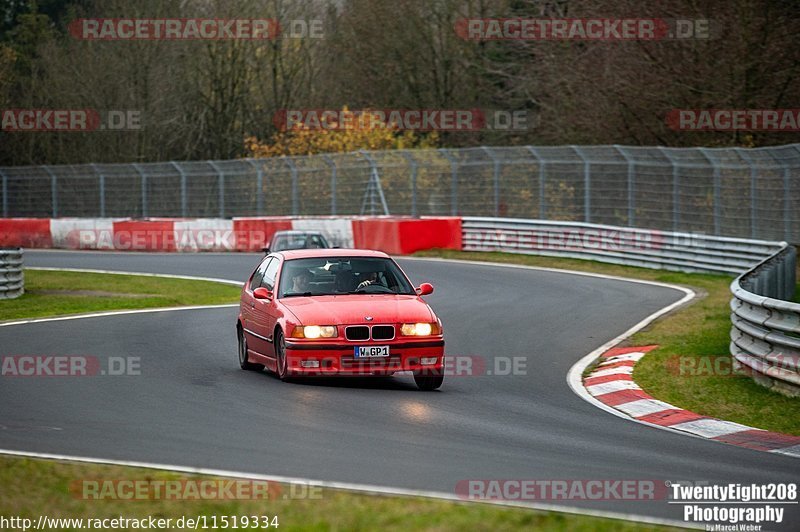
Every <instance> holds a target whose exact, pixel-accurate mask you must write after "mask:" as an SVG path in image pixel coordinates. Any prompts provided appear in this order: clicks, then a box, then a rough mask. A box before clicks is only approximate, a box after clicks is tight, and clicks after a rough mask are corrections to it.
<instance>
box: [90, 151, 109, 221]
mask: <svg viewBox="0 0 800 532" xmlns="http://www.w3.org/2000/svg"><path fill="white" fill-rule="evenodd" d="M89 167H91V169H92V170H93V171H94V173H95V174H97V178H98V179H97V180H98V185H99V186H98V188H99V189H100V218H105V217H106V176H104V175H103V173H102V172H99V171H98V170H97V165H96V164H94V163H89Z"/></svg>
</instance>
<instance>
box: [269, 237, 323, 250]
mask: <svg viewBox="0 0 800 532" xmlns="http://www.w3.org/2000/svg"><path fill="white" fill-rule="evenodd" d="M328 247H330V246H329V245H328V242H327V241H326V240H325V237H323V236H322V235H306V234H296V235H279V236H278V237H277V238H275V243H274V244H273V245H272V246H270V251H286V250H288V249H313V248H318V249H324V248H328Z"/></svg>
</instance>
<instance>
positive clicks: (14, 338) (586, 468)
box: [0, 251, 800, 529]
mask: <svg viewBox="0 0 800 532" xmlns="http://www.w3.org/2000/svg"><path fill="white" fill-rule="evenodd" d="M258 257H259V255H255V254H185V255H182V254H135V253H92V252H74V253H73V252H47V251H39V252H37V251H26V252H25V261H26V265H28V266H49V267H67V268H94V269H109V270H121V271H139V272H152V273H170V274H181V275H195V276H207V277H217V278H226V279H241V280H244V279H245V278H246V277H247V275H248V274H249V272H250V271H251V270H252V268H253V267H254V266H255V264H256V262H257V260H258ZM399 262H400V264H401V265H402V266H403V268H404V269H405V270H406V272H407V273H408V274H409V276H410V277H411V279H412V281H413V282H414V283H415V284H419V283H420V282H423V281H431V282H432V283H433V284H434V286H435V287H436V292H435V293H434V294H433V295H432V296H429V297H427V298H426V299H427V300H428V301H429V302H430V303H431V305H432V306H433V307H434V309H435V310H436V312H437V313H438V314H439V316H440V317H441V318H442V320H443V322H444V326H445V335H446V341H447V347H446V352H447V354H448V355H475V356H481V357H486V359H487V364H488V366H489V367H491V366H492V359H493V358H494V357H496V356H502V357H525V358H526V361H527V374H525V375H517V376H505V375H483V376H462V377H456V376H452V377H448V378H446V379H445V383H444V386H443V387H442V389H441V391H439V392H433V393H425V392H419V391H417V390H416V387H415V386H414V383H413V379H412V378H411V377H409V376H397V377H391V378H385V377H380V378H364V379H345V380H335V379H325V380H315V381H306V382H303V383H299V384H296V383H281V382H280V381H278V380H277V379H276V378H275V377H274V376H272V375H271V374H269V373H266V372H264V373H262V374H257V373H253V372H246V371H242V370H240V369H239V367H238V363H237V358H236V356H237V355H236V336H235V330H234V323H235V318H236V312H237V309H236V308H217V309H201V310H185V311H177V312H168V313H159V312H154V313H141V314H132V315H122V316H106V317H97V318H89V319H80V320H65V321H54V322H44V323H31V324H24V325H17V326H10V327H0V355H4V356H7V355H94V356H97V357H99V358H105V357H109V356H117V357H125V356H136V357H141V375H138V376H115V377H112V376H97V377H88V378H55V377H38V378H23V377H18V378H13V377H11V378H9V377H3V378H2V381H0V448H2V449H14V450H24V451H33V452H43V453H60V454H66V455H77V456H92V457H98V458H107V459H119V460H133V461H142V462H154V463H163V464H177V465H186V466H196V467H208V468H219V469H228V470H236V471H245V472H256V473H264V474H273V475H285V476H291V477H304V478H309V479H322V480H330V481H338V482H351V483H359V484H373V485H379V486H392V487H401V488H408V489H422V490H435V491H441V492H447V493H453V492H454V490H455V486H456V483H457V482H458V481H459V480H462V479H654V480H658V481H659V482H661V481H665V480H672V481H676V480H682V481H697V482H707V483H728V482H732V483H746V484H749V483H756V484H767V483H775V482H790V481H791V482H797V481H798V479H799V478H800V460H797V459H793V458H790V457H787V456H780V455H772V454H768V453H764V452H757V451H751V450H748V449H744V448H739V447H733V446H728V445H723V444H719V443H714V442H710V441H705V440H700V439H696V438H692V437H688V436H685V435H678V434H673V433H670V432H667V431H663V430H657V429H653V428H649V427H646V426H643V425H640V424H637V423H633V422H630V421H626V420H623V419H620V418H618V417H616V416H613V415H611V414H608V413H606V412H604V411H601V410H599V409H598V408H596V407H594V406H592V405H591V404H589V403H586V402H585V401H583V400H582V399H581V398H579V397H578V396H576V395H575V394H574V393H573V392H572V391H571V390H570V388H569V386H568V385H567V382H566V374H567V371H568V370H569V368H570V366H572V364H574V363H575V362H576V361H577V360H578V359H580V358H581V357H583V356H584V355H586V354H587V353H589V352H591V351H592V350H594V349H595V348H597V347H598V346H600V345H601V344H603V343H604V342H606V341H608V340H610V339H611V338H614V337H615V336H617V335H618V334H620V333H622V332H623V331H625V330H627V329H628V328H629V327H631V326H632V325H634V324H635V323H637V322H639V321H640V320H642V319H643V318H645V317H646V316H648V315H649V314H652V313H653V312H655V311H657V310H658V309H660V308H662V307H664V306H666V305H668V304H670V303H672V302H674V301H677V300H678V299H680V298H681V297H682V296H683V294H682V293H681V292H679V291H676V290H672V289H668V288H663V287H656V286H649V285H643V284H635V283H627V282H623V281H615V280H608V279H600V278H592V277H585V276H576V275H570V274H562V273H554V272H546V271H535V270H526V269H514V268H503V267H496V266H490V265H462V264H452V263H443V262H433V261H420V260H400V261H399ZM545 502H548V501H545ZM552 502H553V503H554V504H564V505H568V506H581V507H590V508H595V509H599V510H605V511H615V512H625V513H630V514H636V515H647V516H654V517H661V518H669V519H676V520H681V519H682V510H681V506H679V505H670V504H667V502H666V501H664V500H659V501H650V502H645V501H595V502H582V501H552ZM784 508H785V510H786V514H785V517H784V525H786V528H787V529H790V528H793V526H792V525H796V524H797V523H798V522H800V509H798V507H797V506H796V505H795V506H784ZM787 523H788V524H787Z"/></svg>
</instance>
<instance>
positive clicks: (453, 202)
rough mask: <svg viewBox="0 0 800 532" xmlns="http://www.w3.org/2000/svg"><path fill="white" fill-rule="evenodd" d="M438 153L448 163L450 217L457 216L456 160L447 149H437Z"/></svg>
mask: <svg viewBox="0 0 800 532" xmlns="http://www.w3.org/2000/svg"><path fill="white" fill-rule="evenodd" d="M439 153H441V154H442V155H444V156H445V158H446V159H447V160H448V161H450V215H451V216H457V215H458V167H457V166H456V160H455V159H453V158H452V157H451V156H450V153H449V152H448V150H447V148H439Z"/></svg>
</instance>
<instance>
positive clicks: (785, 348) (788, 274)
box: [730, 243, 800, 397]
mask: <svg viewBox="0 0 800 532" xmlns="http://www.w3.org/2000/svg"><path fill="white" fill-rule="evenodd" d="M796 268H797V251H796V250H795V248H794V247H793V246H789V245H786V244H785V243H784V245H783V246H782V249H781V250H780V251H778V252H777V253H775V254H773V255H771V256H770V257H769V258H767V259H765V260H764V261H762V262H761V263H760V264H758V265H757V266H755V267H754V268H752V269H750V270H748V271H747V272H745V273H743V274H742V275H740V276H739V277H737V278H736V279H735V280H734V281H733V282H732V283H731V292H732V293H733V299H732V300H731V321H732V322H733V328H732V329H731V345H730V350H731V355H732V356H733V357H734V359H735V360H736V361H737V362H738V364H739V365H740V368H742V369H744V370H746V371H747V372H748V373H749V374H751V375H752V377H753V379H754V380H755V381H756V382H758V383H759V384H762V385H764V386H766V387H768V388H771V389H773V390H775V391H777V392H780V393H783V394H785V395H791V396H796V397H800V303H793V302H791V301H788V300H790V299H791V298H792V297H793V296H794V293H795V287H796V283H797V279H796V276H797V270H796Z"/></svg>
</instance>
